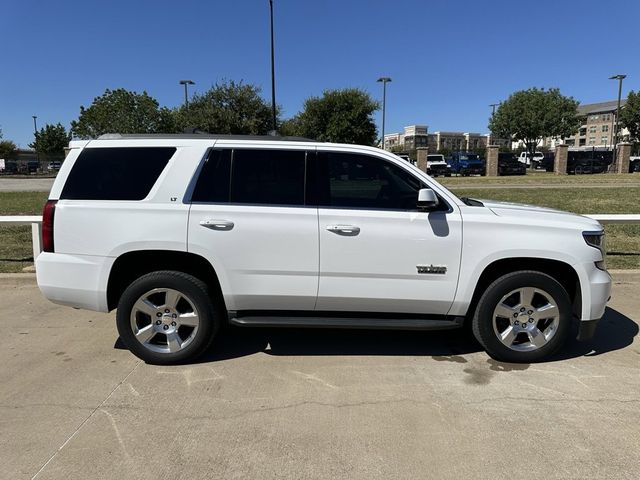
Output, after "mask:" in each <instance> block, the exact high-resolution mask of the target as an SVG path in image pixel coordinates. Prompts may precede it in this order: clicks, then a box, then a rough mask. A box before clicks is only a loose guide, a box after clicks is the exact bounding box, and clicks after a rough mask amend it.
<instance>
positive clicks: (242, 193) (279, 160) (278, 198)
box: [231, 150, 306, 205]
mask: <svg viewBox="0 0 640 480" xmlns="http://www.w3.org/2000/svg"><path fill="white" fill-rule="evenodd" d="M305 156H306V154H305V152H304V151H292V150H234V151H233V166H232V169H231V202H232V203H251V204H267V205H304V185H305Z"/></svg>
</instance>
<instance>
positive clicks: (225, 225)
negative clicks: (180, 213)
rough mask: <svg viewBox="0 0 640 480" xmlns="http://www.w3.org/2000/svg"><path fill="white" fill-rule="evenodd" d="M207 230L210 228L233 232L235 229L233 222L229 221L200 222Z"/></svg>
mask: <svg viewBox="0 0 640 480" xmlns="http://www.w3.org/2000/svg"><path fill="white" fill-rule="evenodd" d="M200 225H202V226H203V227H205V228H210V229H211V230H223V231H225V230H231V229H232V228H233V222H230V221H229V220H202V221H201V222H200Z"/></svg>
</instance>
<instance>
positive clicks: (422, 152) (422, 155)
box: [416, 147, 429, 173]
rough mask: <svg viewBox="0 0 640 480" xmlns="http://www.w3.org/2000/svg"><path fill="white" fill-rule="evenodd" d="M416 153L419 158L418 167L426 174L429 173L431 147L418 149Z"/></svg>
mask: <svg viewBox="0 0 640 480" xmlns="http://www.w3.org/2000/svg"><path fill="white" fill-rule="evenodd" d="M416 153H417V157H418V159H417V161H416V166H417V167H418V168H419V169H420V170H422V171H423V172H424V173H427V155H429V147H418V148H417V149H416Z"/></svg>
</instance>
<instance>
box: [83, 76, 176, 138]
mask: <svg viewBox="0 0 640 480" xmlns="http://www.w3.org/2000/svg"><path fill="white" fill-rule="evenodd" d="M174 131H175V124H174V121H173V116H172V114H171V111H170V110H169V109H168V108H165V107H162V108H160V106H159V104H158V101H157V100H156V99H155V98H153V97H151V96H149V95H148V94H147V92H142V94H139V93H136V92H130V91H128V90H125V89H124V88H118V89H116V90H109V89H107V90H106V91H105V92H104V94H103V95H101V96H100V97H96V98H95V99H94V100H93V103H92V104H91V106H90V107H89V108H85V107H83V106H81V107H80V116H79V118H78V120H74V121H72V122H71V133H72V134H73V135H74V136H76V137H80V138H96V137H98V136H100V135H102V134H105V133H171V132H174Z"/></svg>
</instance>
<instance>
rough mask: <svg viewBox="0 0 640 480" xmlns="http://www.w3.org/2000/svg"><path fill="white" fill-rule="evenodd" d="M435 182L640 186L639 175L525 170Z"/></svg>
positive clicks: (441, 178)
mask: <svg viewBox="0 0 640 480" xmlns="http://www.w3.org/2000/svg"><path fill="white" fill-rule="evenodd" d="M436 180H438V182H440V183H442V185H445V186H448V187H449V186H450V187H454V186H456V185H459V184H466V185H474V186H476V185H478V186H479V185H483V184H489V185H536V184H545V185H557V184H564V185H567V184H569V185H573V184H575V185H576V186H579V185H586V184H599V185H610V184H616V185H620V184H627V183H628V184H640V173H622V174H613V173H608V174H596V175H555V174H554V173H553V172H540V171H533V172H531V171H529V170H527V174H526V175H514V176H508V177H438V178H437V179H436Z"/></svg>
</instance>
